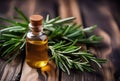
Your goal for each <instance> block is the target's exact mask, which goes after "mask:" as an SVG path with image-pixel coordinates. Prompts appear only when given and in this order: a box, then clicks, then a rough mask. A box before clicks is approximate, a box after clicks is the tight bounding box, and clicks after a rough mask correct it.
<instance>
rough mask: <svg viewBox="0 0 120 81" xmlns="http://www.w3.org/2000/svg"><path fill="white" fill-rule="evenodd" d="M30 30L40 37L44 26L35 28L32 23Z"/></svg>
mask: <svg viewBox="0 0 120 81" xmlns="http://www.w3.org/2000/svg"><path fill="white" fill-rule="evenodd" d="M29 29H30V31H31V32H32V33H33V34H34V35H38V34H40V33H42V32H43V26H42V25H39V26H33V25H32V24H31V23H30V24H29Z"/></svg>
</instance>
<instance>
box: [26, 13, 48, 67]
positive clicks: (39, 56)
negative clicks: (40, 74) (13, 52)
mask: <svg viewBox="0 0 120 81" xmlns="http://www.w3.org/2000/svg"><path fill="white" fill-rule="evenodd" d="M42 20H43V17H42V16H40V15H32V16H31V17H30V24H29V28H30V31H29V32H28V33H27V36H26V62H27V64H28V65H29V66H31V67H34V68H41V67H44V66H45V65H47V63H48V58H49V57H48V37H47V35H46V34H44V33H43V30H42V29H43V26H42Z"/></svg>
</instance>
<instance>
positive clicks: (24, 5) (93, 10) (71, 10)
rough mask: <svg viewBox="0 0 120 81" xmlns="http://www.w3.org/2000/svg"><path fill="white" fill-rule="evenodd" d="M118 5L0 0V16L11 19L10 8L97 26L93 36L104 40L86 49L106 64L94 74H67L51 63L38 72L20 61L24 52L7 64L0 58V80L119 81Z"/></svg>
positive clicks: (105, 1) (71, 0) (100, 0)
mask: <svg viewBox="0 0 120 81" xmlns="http://www.w3.org/2000/svg"><path fill="white" fill-rule="evenodd" d="M118 5H119V3H117V2H116V1H112V0H110V1H108V0H95V1H94V0H1V1H0V16H2V17H6V18H11V17H13V16H14V15H16V14H15V13H14V10H13V8H14V6H16V7H18V8H20V9H21V10H22V11H23V12H25V14H26V15H27V16H28V17H29V16H30V15H31V14H35V13H38V14H42V15H43V16H46V15H47V14H50V16H51V18H53V17H56V16H58V15H60V16H61V18H66V17H70V16H75V17H77V19H76V21H75V22H76V23H78V24H82V25H83V26H84V27H89V26H91V25H95V24H96V25H97V26H98V28H97V29H96V30H95V34H97V35H100V36H102V37H103V38H104V40H103V41H102V43H101V45H99V46H94V47H91V46H88V48H89V49H90V50H91V51H92V52H93V53H94V54H96V56H97V57H98V58H105V59H107V62H106V63H105V64H103V65H102V68H101V69H100V68H98V67H96V66H94V67H95V69H96V71H95V72H91V73H89V72H79V71H75V70H71V74H70V75H67V74H66V73H64V72H62V71H61V70H60V69H59V68H57V67H56V65H55V64H54V62H49V64H48V65H47V66H46V67H45V68H42V69H33V68H31V67H29V66H28V65H27V64H26V62H25V61H24V57H25V56H24V53H25V52H24V51H23V52H21V55H20V56H18V57H16V59H15V60H14V61H12V62H11V63H5V60H3V59H0V81H120V61H119V58H120V15H119V13H120V9H119V8H118Z"/></svg>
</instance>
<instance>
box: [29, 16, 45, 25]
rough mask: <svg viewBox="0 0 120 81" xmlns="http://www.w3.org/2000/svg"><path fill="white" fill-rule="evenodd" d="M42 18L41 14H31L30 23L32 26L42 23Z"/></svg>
mask: <svg viewBox="0 0 120 81" xmlns="http://www.w3.org/2000/svg"><path fill="white" fill-rule="evenodd" d="M42 20H43V16H41V15H32V16H30V23H31V24H32V25H33V26H39V25H42Z"/></svg>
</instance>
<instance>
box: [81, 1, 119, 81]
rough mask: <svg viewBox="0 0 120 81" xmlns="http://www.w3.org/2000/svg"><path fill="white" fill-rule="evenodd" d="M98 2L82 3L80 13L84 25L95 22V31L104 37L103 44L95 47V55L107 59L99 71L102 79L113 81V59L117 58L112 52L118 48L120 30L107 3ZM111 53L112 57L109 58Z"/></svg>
mask: <svg viewBox="0 0 120 81" xmlns="http://www.w3.org/2000/svg"><path fill="white" fill-rule="evenodd" d="M98 3H99V4H97V3H94V2H90V1H88V2H87V3H82V4H81V5H82V8H81V9H82V14H83V18H84V23H85V26H90V25H94V24H96V25H97V26H98V29H97V30H96V32H95V33H96V34H97V35H100V36H102V37H103V38H104V40H103V42H102V43H103V44H101V46H100V47H97V48H96V49H95V51H96V52H97V57H101V58H105V59H107V63H105V64H103V71H102V73H101V75H102V76H103V77H104V80H105V81H114V80H115V78H114V72H115V67H114V63H113V60H116V61H118V60H117V59H116V58H115V57H114V55H116V54H115V53H114V52H113V50H115V49H119V47H120V41H119V39H120V33H119V32H120V31H119V29H118V26H117V24H116V22H115V20H114V18H113V17H112V15H111V13H110V10H109V8H108V6H107V4H106V3H100V2H98ZM85 4H87V5H85ZM119 53H120V52H118V54H119ZM111 55H112V58H109V57H110V56H111ZM116 67H117V66H116Z"/></svg>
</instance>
